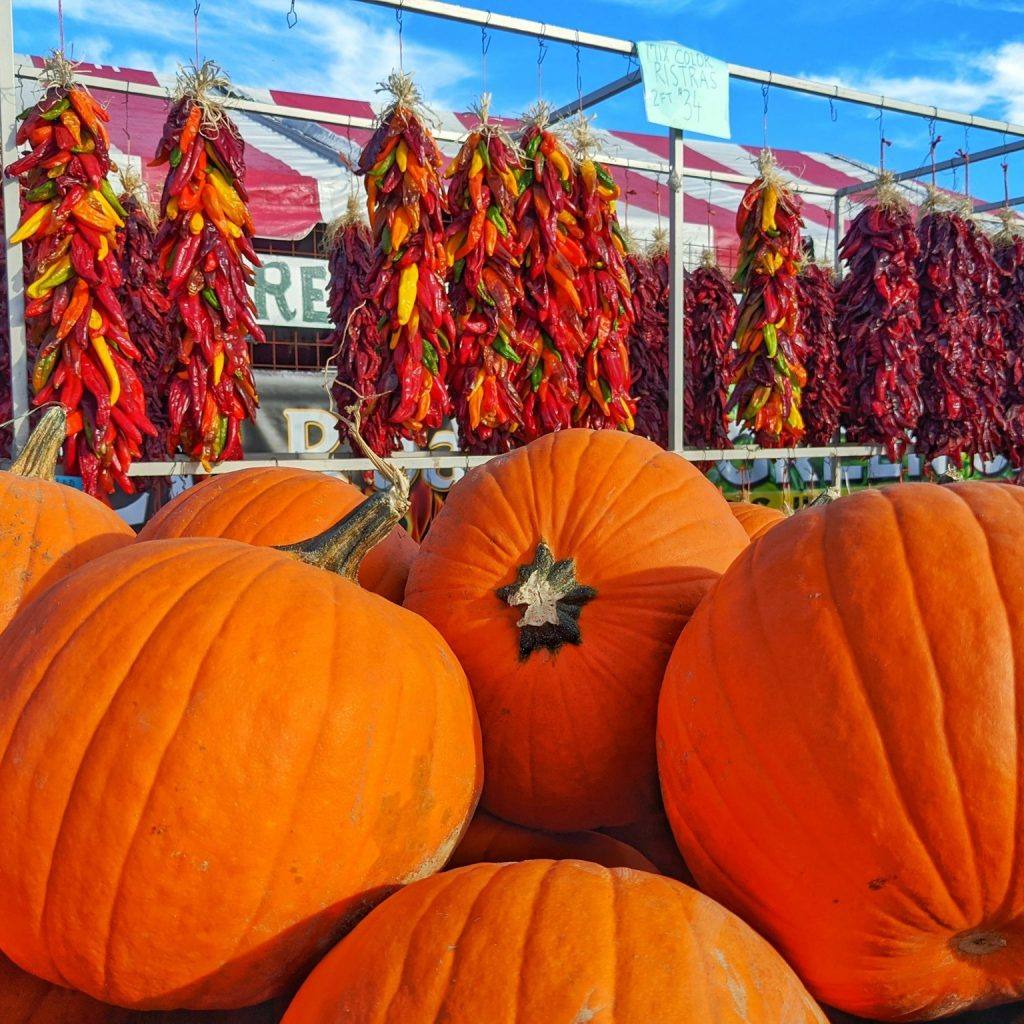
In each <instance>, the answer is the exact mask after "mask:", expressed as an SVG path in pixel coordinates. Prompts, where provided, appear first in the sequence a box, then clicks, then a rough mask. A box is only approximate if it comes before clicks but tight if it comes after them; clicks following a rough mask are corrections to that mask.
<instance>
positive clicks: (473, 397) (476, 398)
mask: <svg viewBox="0 0 1024 1024" xmlns="http://www.w3.org/2000/svg"><path fill="white" fill-rule="evenodd" d="M483 385H484V371H483V370H478V371H477V374H476V380H475V381H474V382H473V388H472V390H471V391H470V392H469V395H468V396H467V398H466V408H467V410H468V412H469V425H470V427H472V428H473V429H474V430H476V428H477V427H478V426H480V410H481V407H482V406H483V402H484V387H483Z"/></svg>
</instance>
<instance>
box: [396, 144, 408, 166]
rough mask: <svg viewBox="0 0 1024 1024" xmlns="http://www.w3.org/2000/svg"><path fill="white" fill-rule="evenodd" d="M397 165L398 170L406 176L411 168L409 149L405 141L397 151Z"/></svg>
mask: <svg viewBox="0 0 1024 1024" xmlns="http://www.w3.org/2000/svg"><path fill="white" fill-rule="evenodd" d="M395 163H396V164H398V169H399V170H400V171H401V172H402V173H403V174H405V172H406V170H408V167H409V147H408V146H407V145H406V144H405V140H404V139H403V140H402V141H401V142H400V143H399V144H398V148H397V149H396V150H395Z"/></svg>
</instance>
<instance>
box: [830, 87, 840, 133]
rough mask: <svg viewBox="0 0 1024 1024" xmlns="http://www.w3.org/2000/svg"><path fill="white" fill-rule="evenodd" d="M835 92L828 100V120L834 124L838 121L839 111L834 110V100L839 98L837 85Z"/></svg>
mask: <svg viewBox="0 0 1024 1024" xmlns="http://www.w3.org/2000/svg"><path fill="white" fill-rule="evenodd" d="M835 88H836V91H835V93H834V94H833V95H832V96H829V98H828V116H829V120H830V121H831V122H832V123H833V124H835V123H836V121H838V120H839V111H838V110H836V100H837V99H838V98H839V86H838V85H837V86H836V87H835Z"/></svg>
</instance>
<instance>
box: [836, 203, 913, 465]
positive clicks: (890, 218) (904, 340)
mask: <svg viewBox="0 0 1024 1024" xmlns="http://www.w3.org/2000/svg"><path fill="white" fill-rule="evenodd" d="M919 252H920V243H919V241H918V237H917V231H916V229H915V227H914V218H913V216H912V214H911V213H910V210H909V209H908V207H907V205H906V203H905V202H903V201H902V199H901V197H900V196H899V195H898V193H896V192H895V186H893V185H892V184H889V183H886V184H883V185H882V186H880V188H879V190H878V195H877V196H876V199H875V201H874V202H872V203H871V204H870V205H868V206H865V207H864V209H862V210H861V211H860V213H859V214H858V215H857V217H856V218H855V219H854V221H853V223H852V224H851V225H850V229H849V231H847V233H846V237H845V238H844V239H843V241H842V244H841V245H840V248H839V255H840V256H841V257H842V258H843V259H844V260H845V261H846V263H847V273H846V276H845V277H844V278H843V282H842V284H841V285H840V288H839V298H838V308H839V318H838V339H839V357H840V365H841V369H842V373H843V386H844V411H843V416H842V422H843V425H844V426H845V427H846V430H847V438H848V439H849V440H850V441H853V442H856V443H859V444H881V445H884V446H885V448H886V451H887V453H888V455H889V458H890V459H893V460H897V459H899V458H901V457H902V455H903V453H904V452H905V451H906V447H907V443H908V440H909V435H910V433H911V432H912V431H913V430H914V428H915V427H916V426H917V421H918V417H919V415H920V411H921V399H920V395H919V388H920V385H921V356H920V342H919V338H918V335H919V332H920V329H921V317H920V314H919V312H918V298H919V290H918V286H917V274H916V261H917V256H918V253H919Z"/></svg>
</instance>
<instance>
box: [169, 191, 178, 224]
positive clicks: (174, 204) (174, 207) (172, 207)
mask: <svg viewBox="0 0 1024 1024" xmlns="http://www.w3.org/2000/svg"><path fill="white" fill-rule="evenodd" d="M167 219H168V220H177V219H178V197H177V196H171V198H170V199H168V200H167Z"/></svg>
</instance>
